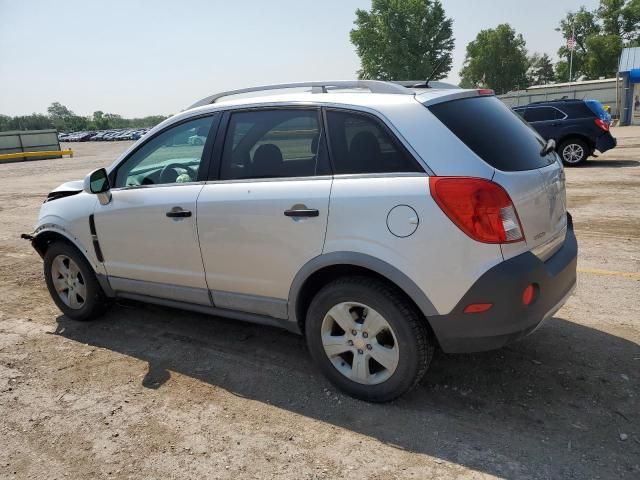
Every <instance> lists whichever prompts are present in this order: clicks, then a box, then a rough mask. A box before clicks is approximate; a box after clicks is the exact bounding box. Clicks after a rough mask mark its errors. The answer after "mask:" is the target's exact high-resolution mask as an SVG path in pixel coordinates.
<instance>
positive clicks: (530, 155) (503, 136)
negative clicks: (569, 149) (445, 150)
mask: <svg viewBox="0 0 640 480" xmlns="http://www.w3.org/2000/svg"><path fill="white" fill-rule="evenodd" d="M428 108H429V110H431V112H432V113H433V114H434V115H435V116H436V117H437V118H438V119H439V120H440V121H441V122H442V123H444V125H445V126H446V127H447V128H448V129H449V130H451V131H452V132H453V133H454V135H456V136H457V137H458V138H459V139H460V140H461V141H462V142H464V143H465V145H467V147H469V148H470V149H471V150H473V151H474V152H475V153H476V155H478V156H479V157H480V158H482V159H483V160H484V161H485V162H487V163H488V164H489V165H491V166H493V167H495V168H497V169H499V170H503V171H519V170H533V169H536V168H541V167H544V166H546V165H550V164H551V163H553V162H554V161H555V158H556V157H555V153H553V152H552V153H549V154H548V155H546V156H545V157H541V156H540V151H541V150H542V147H543V146H544V145H545V141H544V140H543V139H542V138H541V137H540V136H539V135H538V134H537V133H536V132H535V131H534V130H533V128H531V127H530V126H529V125H527V124H526V123H525V122H524V121H523V120H522V118H520V117H519V116H518V115H516V114H515V113H513V112H512V111H511V109H510V108H509V107H507V106H506V105H505V104H504V103H502V102H501V101H500V100H498V99H497V98H496V97H473V98H464V99H460V100H453V101H450V102H443V103H438V104H436V105H432V106H430V107H428Z"/></svg>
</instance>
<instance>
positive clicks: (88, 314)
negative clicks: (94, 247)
mask: <svg viewBox="0 0 640 480" xmlns="http://www.w3.org/2000/svg"><path fill="white" fill-rule="evenodd" d="M60 255H63V256H66V257H68V258H69V259H71V260H73V261H74V262H75V264H76V265H77V266H78V270H79V272H80V275H79V278H80V280H81V281H82V284H83V285H84V286H85V288H86V298H84V303H83V304H82V306H81V307H79V308H71V307H70V306H68V305H66V304H65V302H64V301H63V300H62V298H61V297H60V295H59V294H58V292H57V291H56V288H55V287H54V283H53V282H54V281H53V276H52V265H53V262H54V260H55V259H56V258H57V257H58V256H60ZM44 278H45V281H46V283H47V288H48V289H49V294H50V295H51V298H52V299H53V301H54V302H55V304H56V305H57V306H58V308H59V309H60V310H61V311H62V313H63V314H64V315H65V316H67V317H69V318H71V319H73V320H79V321H86V320H92V319H94V318H97V317H99V316H100V315H101V314H102V313H104V311H105V309H106V307H107V298H106V296H105V294H104V292H103V290H102V287H101V286H100V283H99V282H98V279H97V278H96V275H95V272H94V271H93V268H92V267H91V265H89V262H88V261H87V259H86V258H85V257H84V255H82V254H81V253H80V252H79V251H78V250H77V249H76V248H75V247H74V246H72V245H70V244H69V243H67V242H64V241H57V242H55V243H53V244H52V245H50V246H49V248H48V249H47V252H46V253H45V255H44Z"/></svg>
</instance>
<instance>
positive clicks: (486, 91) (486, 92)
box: [477, 88, 496, 96]
mask: <svg viewBox="0 0 640 480" xmlns="http://www.w3.org/2000/svg"><path fill="white" fill-rule="evenodd" d="M477 91H478V95H480V96H491V95H495V94H496V92H494V91H493V90H491V89H490V88H479V89H478V90H477Z"/></svg>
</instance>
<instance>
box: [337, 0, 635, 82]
mask: <svg viewBox="0 0 640 480" xmlns="http://www.w3.org/2000/svg"><path fill="white" fill-rule="evenodd" d="M532 7H533V8H535V5H533V4H532ZM354 23H355V28H354V29H353V30H351V33H350V37H351V42H352V43H353V44H354V46H355V47H356V51H357V53H358V55H359V57H360V61H361V69H360V71H359V72H358V75H359V77H360V78H362V79H380V80H423V79H427V78H428V77H431V79H433V80H440V79H443V78H445V77H446V76H447V75H448V74H449V72H450V71H451V68H452V52H453V48H454V38H453V20H452V19H451V18H448V17H447V16H446V12H445V10H444V7H443V6H442V3H441V2H440V0H373V1H372V5H371V10H370V11H366V10H361V9H358V10H356V19H355V21H354ZM556 30H557V31H559V32H561V33H562V36H563V39H564V41H563V44H562V45H560V46H559V48H558V51H557V54H558V57H559V59H560V60H559V61H557V62H556V63H555V64H554V63H553V62H552V60H551V57H550V56H549V55H548V54H547V53H537V52H535V53H531V54H530V53H529V52H528V50H527V45H526V41H525V39H524V37H523V36H522V35H521V34H519V33H518V32H516V31H515V30H514V29H513V28H512V27H511V26H510V25H509V24H506V23H505V24H501V25H497V26H496V27H495V28H490V29H486V30H481V31H480V32H479V33H478V35H477V36H476V38H475V39H474V40H473V41H472V42H470V43H469V44H468V45H467V48H466V56H465V61H464V65H463V67H462V70H461V71H460V78H461V84H460V86H462V87H466V88H474V87H485V88H491V89H493V90H495V91H496V93H498V94H503V93H507V92H508V91H511V90H516V89H522V88H526V87H528V86H532V85H542V84H547V83H552V82H567V81H570V80H571V81H574V80H577V79H584V80H591V79H598V78H600V77H613V76H615V75H616V73H617V67H618V59H619V58H620V53H621V52H622V49H623V48H624V47H632V46H640V0H600V4H599V6H598V8H596V9H595V10H588V9H587V8H585V7H584V6H583V7H581V8H580V9H578V10H577V11H574V12H569V13H568V14H567V15H566V16H565V17H564V18H562V19H560V21H559V23H558V27H557V28H556ZM572 35H573V38H574V39H575V49H574V51H573V63H572V67H573V68H572V72H571V79H570V78H569V63H570V56H571V51H570V50H569V48H568V47H567V43H566V42H567V40H568V39H569V38H572Z"/></svg>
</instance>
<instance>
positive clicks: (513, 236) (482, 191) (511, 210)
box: [429, 177, 524, 243]
mask: <svg viewBox="0 0 640 480" xmlns="http://www.w3.org/2000/svg"><path fill="white" fill-rule="evenodd" d="M429 188H430V190H431V196H432V197H433V199H434V200H435V201H436V203H437V204H438V206H439V207H440V208H441V209H442V211H443V212H444V213H445V215H447V217H449V218H450V219H451V221H452V222H453V223H455V224H456V225H457V226H458V228H460V230H462V231H463V232H464V233H466V234H467V235H468V236H469V237H471V238H473V239H474V240H477V241H478V242H482V243H514V242H520V241H523V240H524V234H523V230H522V225H521V224H520V219H519V218H518V213H517V212H516V209H515V207H514V205H513V202H512V201H511V198H509V194H507V192H506V191H505V190H504V188H502V187H501V186H500V185H498V184H497V183H495V182H492V181H490V180H485V179H484V178H473V177H430V178H429Z"/></svg>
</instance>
